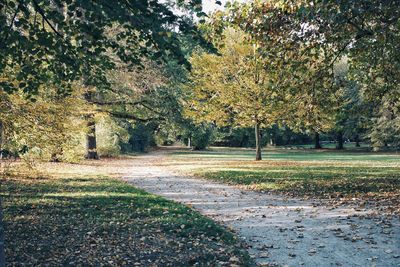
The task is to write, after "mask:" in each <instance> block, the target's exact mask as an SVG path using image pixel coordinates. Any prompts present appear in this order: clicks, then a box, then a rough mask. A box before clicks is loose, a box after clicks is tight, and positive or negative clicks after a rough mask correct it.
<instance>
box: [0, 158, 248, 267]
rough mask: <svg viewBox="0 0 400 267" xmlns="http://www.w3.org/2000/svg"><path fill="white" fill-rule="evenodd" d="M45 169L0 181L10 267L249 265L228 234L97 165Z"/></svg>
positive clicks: (233, 239)
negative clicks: (100, 170) (101, 171)
mask: <svg viewBox="0 0 400 267" xmlns="http://www.w3.org/2000/svg"><path fill="white" fill-rule="evenodd" d="M103 164H104V162H103ZM49 166H50V167H49ZM59 166H63V167H62V168H64V169H65V170H68V173H63V171H62V170H59V169H58V168H59ZM85 168H86V169H87V168H89V169H90V171H88V172H85ZM46 169H47V174H41V175H39V174H35V172H33V173H32V172H31V173H30V172H26V171H24V170H19V171H17V172H16V173H14V174H13V175H9V176H7V177H6V178H4V177H3V178H2V181H1V197H2V198H3V208H4V215H5V216H4V220H5V235H6V238H5V244H6V260H7V262H8V264H9V265H10V266H21V265H30V266H32V265H33V266H38V265H44V266H88V265H90V266H100V265H106V266H107V265H108V266H116V265H118V266H126V265H130V266H189V265H195V266H196V265H199V266H208V265H221V266H224V265H230V264H239V265H249V264H250V260H249V257H248V255H247V254H246V253H245V252H243V248H242V247H241V245H240V242H239V241H238V240H237V239H236V237H235V236H234V235H233V234H232V233H231V232H229V231H227V230H226V229H225V228H223V227H221V226H220V225H218V224H216V223H214V222H213V221H211V220H210V219H207V218H205V217H203V216H201V215H200V214H199V213H198V212H195V211H193V210H192V209H190V208H189V207H186V206H184V205H180V204H177V203H175V202H172V201H168V200H165V199H163V198H161V197H158V196H155V195H151V194H148V193H146V192H144V191H142V190H138V189H136V188H135V187H133V186H130V185H128V184H127V183H125V182H123V181H121V180H119V179H117V178H111V177H107V176H104V175H99V173H97V174H96V167H95V166H81V165H68V164H58V165H57V164H53V165H52V164H48V166H47V167H46ZM53 169H55V170H53ZM56 169H57V170H56ZM73 169H75V171H71V170H73ZM74 172H75V173H74Z"/></svg>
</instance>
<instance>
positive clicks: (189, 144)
mask: <svg viewBox="0 0 400 267" xmlns="http://www.w3.org/2000/svg"><path fill="white" fill-rule="evenodd" d="M190 141H191V138H190V137H189V138H188V148H191V147H192V144H191V142H190Z"/></svg>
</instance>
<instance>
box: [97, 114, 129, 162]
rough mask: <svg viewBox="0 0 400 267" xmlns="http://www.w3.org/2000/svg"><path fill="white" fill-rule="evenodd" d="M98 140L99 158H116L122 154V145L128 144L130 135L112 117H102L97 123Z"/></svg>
mask: <svg viewBox="0 0 400 267" xmlns="http://www.w3.org/2000/svg"><path fill="white" fill-rule="evenodd" d="M96 138H97V142H98V145H97V151H98V153H99V156H106V157H113V156H114V157H115V156H118V155H119V154H120V153H121V147H120V143H122V142H127V141H128V139H129V135H128V132H127V131H126V130H125V129H124V128H122V127H120V126H118V125H117V124H116V123H115V122H114V121H113V120H112V119H111V118H110V117H101V118H99V119H98V120H97V123H96Z"/></svg>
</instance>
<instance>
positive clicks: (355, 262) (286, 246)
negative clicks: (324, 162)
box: [125, 153, 400, 267]
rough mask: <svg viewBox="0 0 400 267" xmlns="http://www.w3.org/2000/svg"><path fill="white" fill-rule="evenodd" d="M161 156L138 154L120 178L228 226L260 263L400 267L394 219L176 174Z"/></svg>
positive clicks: (398, 236) (398, 235)
mask: <svg viewBox="0 0 400 267" xmlns="http://www.w3.org/2000/svg"><path fill="white" fill-rule="evenodd" d="M163 157H164V155H163V153H153V154H149V155H144V156H139V157H138V158H137V160H135V161H134V162H135V165H134V166H132V168H131V174H129V175H128V176H126V177H125V179H126V180H127V181H129V182H130V183H132V184H134V185H135V186H137V187H140V188H142V189H144V190H146V191H148V192H151V193H155V194H158V195H161V196H164V197H166V198H168V199H171V200H175V201H178V202H181V203H185V204H189V205H192V206H193V207H194V208H195V209H197V210H199V211H200V212H201V213H202V214H205V215H207V216H210V217H212V218H213V219H214V220H216V221H219V222H221V223H223V224H225V225H227V226H228V227H230V228H232V229H233V230H234V231H236V232H237V233H238V235H239V236H240V237H242V238H243V239H244V240H245V241H246V242H247V244H248V247H249V248H248V250H249V253H250V255H252V256H253V257H254V258H255V260H256V262H257V263H258V264H260V265H265V266H382V267H389V266H400V222H399V219H398V218H393V219H384V218H382V217H378V218H369V216H368V212H366V211H356V210H355V209H354V208H351V207H336V208H333V207H329V206H327V205H325V204H324V203H321V201H315V202H312V201H303V200H298V199H287V198H285V197H282V196H279V195H274V194H266V193H257V192H252V191H244V190H241V189H239V188H236V187H233V186H229V185H225V184H219V183H213V182H210V181H207V180H202V179H193V178H187V177H182V176H180V175H177V174H175V173H173V172H172V171H171V170H170V169H167V168H165V167H162V166H160V164H158V163H160V162H162V161H163Z"/></svg>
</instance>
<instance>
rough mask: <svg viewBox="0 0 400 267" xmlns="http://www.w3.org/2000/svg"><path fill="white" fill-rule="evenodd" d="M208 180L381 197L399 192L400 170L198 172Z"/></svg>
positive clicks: (319, 194)
mask: <svg viewBox="0 0 400 267" xmlns="http://www.w3.org/2000/svg"><path fill="white" fill-rule="evenodd" d="M200 175H201V176H204V177H206V178H209V179H213V180H217V181H223V182H227V183H232V184H241V185H247V186H249V188H253V189H257V190H273V191H278V192H283V193H290V194H292V195H296V196H299V195H300V196H317V197H328V198H329V197H332V196H336V195H343V196H358V195H360V194H374V195H380V194H384V193H390V192H399V191H400V169H399V168H375V167H362V168H360V167H342V166H329V167H318V166H304V167H303V166H301V167H300V166H299V167H293V166H279V167H270V168H257V169H254V168H243V169H239V170H219V171H212V172H203V173H200Z"/></svg>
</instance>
